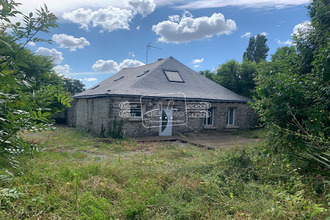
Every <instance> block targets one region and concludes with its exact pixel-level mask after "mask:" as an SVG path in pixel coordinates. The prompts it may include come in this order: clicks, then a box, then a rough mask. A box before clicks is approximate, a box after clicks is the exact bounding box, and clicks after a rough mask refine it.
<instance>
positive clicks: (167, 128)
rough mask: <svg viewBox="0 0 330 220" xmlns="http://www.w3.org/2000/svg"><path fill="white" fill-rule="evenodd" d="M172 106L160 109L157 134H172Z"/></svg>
mask: <svg viewBox="0 0 330 220" xmlns="http://www.w3.org/2000/svg"><path fill="white" fill-rule="evenodd" d="M172 116H173V115H172V108H167V109H162V111H161V116H160V124H159V136H172Z"/></svg>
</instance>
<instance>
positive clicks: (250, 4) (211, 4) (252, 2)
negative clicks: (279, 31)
mask: <svg viewBox="0 0 330 220" xmlns="http://www.w3.org/2000/svg"><path fill="white" fill-rule="evenodd" d="M175 2H177V3H178V4H177V6H176V7H177V8H182V9H199V8H218V7H227V6H239V7H247V8H277V9H281V8H285V7H288V6H295V5H304V4H308V3H309V0H291V1H287V0H236V1H228V0H213V1H210V0H197V1H185V2H184V3H182V4H180V3H181V2H182V1H180V0H172V1H169V0H159V1H157V3H160V4H163V5H164V4H175Z"/></svg>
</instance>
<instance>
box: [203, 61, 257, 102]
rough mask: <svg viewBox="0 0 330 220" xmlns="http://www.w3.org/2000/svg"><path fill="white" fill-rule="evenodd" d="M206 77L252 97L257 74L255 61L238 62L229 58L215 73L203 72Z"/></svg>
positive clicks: (240, 93)
mask: <svg viewBox="0 0 330 220" xmlns="http://www.w3.org/2000/svg"><path fill="white" fill-rule="evenodd" d="M204 74H205V76H206V77H208V78H210V79H212V80H213V81H215V82H216V83H218V84H220V85H222V86H224V87H226V88H227V89H229V90H231V91H233V92H235V93H237V94H239V95H243V96H247V97H250V98H252V96H253V93H254V88H255V83H254V77H255V76H256V75H257V64H256V63H255V62H249V61H246V62H243V63H238V62H237V61H235V60H230V61H228V62H226V63H224V64H222V65H221V66H220V67H219V68H218V69H217V72H216V74H215V73H204Z"/></svg>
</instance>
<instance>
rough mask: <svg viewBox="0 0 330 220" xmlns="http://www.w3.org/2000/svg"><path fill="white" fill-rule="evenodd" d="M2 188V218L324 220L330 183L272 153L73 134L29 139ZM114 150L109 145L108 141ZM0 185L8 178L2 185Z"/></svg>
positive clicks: (61, 130)
mask: <svg viewBox="0 0 330 220" xmlns="http://www.w3.org/2000/svg"><path fill="white" fill-rule="evenodd" d="M24 138H25V139H26V140H27V141H29V142H30V143H34V144H38V145H39V146H44V147H46V152H45V153H39V154H35V155H32V156H28V155H22V156H20V157H19V158H18V159H19V161H20V165H21V168H19V169H16V170H14V171H13V172H15V177H13V178H12V181H11V182H0V188H11V189H13V188H16V189H17V192H20V193H22V194H20V195H18V196H19V198H15V197H10V196H4V194H3V193H0V202H1V203H0V219H12V218H13V219H21V218H31V219H40V218H42V219H57V218H61V219H165V218H169V219H309V218H313V219H326V216H327V215H329V212H328V210H327V205H328V201H327V199H329V197H327V194H328V193H329V182H328V181H326V180H325V179H322V178H321V177H318V176H307V177H306V176H303V175H301V173H300V172H299V170H297V168H294V167H292V166H291V165H290V164H289V163H288V162H287V161H285V160H283V159H281V157H280V155H273V154H272V153H271V152H270V151H269V150H268V148H267V147H266V146H264V145H263V144H258V145H256V146H244V147H233V148H231V149H227V150H206V149H203V148H198V147H195V146H190V145H188V144H182V143H158V144H156V143H149V144H138V143H136V142H133V141H130V140H122V141H113V142H112V141H109V140H108V139H101V138H96V137H93V136H91V135H90V134H87V133H85V132H80V131H77V130H75V129H72V128H67V127H59V128H58V129H57V130H56V131H53V132H45V133H28V134H25V135H24ZM110 142H111V143H110ZM0 181H1V180H0Z"/></svg>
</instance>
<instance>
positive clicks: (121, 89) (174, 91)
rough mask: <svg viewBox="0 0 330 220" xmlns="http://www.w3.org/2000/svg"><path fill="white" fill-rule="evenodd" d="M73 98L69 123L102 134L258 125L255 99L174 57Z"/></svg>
mask: <svg viewBox="0 0 330 220" xmlns="http://www.w3.org/2000/svg"><path fill="white" fill-rule="evenodd" d="M73 98H74V99H75V100H74V102H73V104H72V108H71V109H70V110H69V117H68V121H69V122H68V123H69V125H71V126H74V127H77V128H80V129H84V130H87V131H90V132H93V133H95V134H97V135H101V136H108V135H107V134H109V135H111V134H112V133H111V132H114V129H118V127H119V126H121V128H120V131H119V132H121V133H122V135H123V136H124V137H141V136H171V135H178V134H180V133H185V132H196V131H197V132H201V131H205V130H216V131H223V130H230V129H248V128H251V127H254V126H255V125H256V124H257V122H258V117H257V115H256V114H255V113H254V112H253V110H252V109H251V108H250V106H249V105H248V102H249V101H251V100H250V99H248V98H246V97H242V96H240V95H237V94H236V93H234V92H232V91H230V90H228V89H226V88H224V87H222V86H221V85H219V84H217V83H215V82H213V81H212V80H209V79H208V78H206V77H204V76H202V75H200V74H199V73H197V72H195V71H194V70H192V69H190V68H189V67H187V66H185V65H184V64H182V63H180V62H179V61H177V60H176V59H174V58H173V57H169V58H166V59H159V60H158V61H157V62H154V63H150V64H147V65H144V66H139V67H134V68H125V69H122V70H121V71H119V72H118V73H117V74H115V75H113V76H111V77H109V78H108V79H106V80H104V81H103V82H100V83H99V84H97V85H95V86H93V87H91V88H90V89H88V90H86V91H84V92H82V93H80V94H77V95H75V96H74V97H73ZM114 127H115V128H114Z"/></svg>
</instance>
